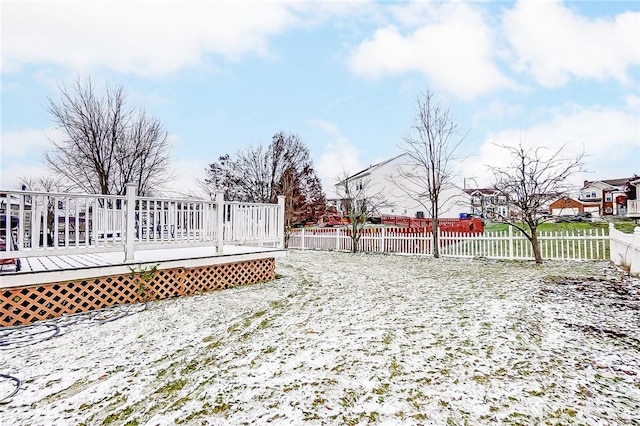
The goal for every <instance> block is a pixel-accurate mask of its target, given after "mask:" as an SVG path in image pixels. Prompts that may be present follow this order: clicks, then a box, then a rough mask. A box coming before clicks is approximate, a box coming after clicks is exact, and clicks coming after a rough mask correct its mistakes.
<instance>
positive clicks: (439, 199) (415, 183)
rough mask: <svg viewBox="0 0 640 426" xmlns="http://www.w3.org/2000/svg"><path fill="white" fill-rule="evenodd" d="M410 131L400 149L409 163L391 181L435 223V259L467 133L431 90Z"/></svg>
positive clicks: (419, 106)
mask: <svg viewBox="0 0 640 426" xmlns="http://www.w3.org/2000/svg"><path fill="white" fill-rule="evenodd" d="M411 130H412V132H411V134H410V135H409V136H407V137H405V138H404V141H403V143H402V144H401V146H400V149H401V150H402V152H403V154H404V155H405V157H406V158H407V160H406V162H405V164H401V165H400V166H398V167H397V168H396V171H395V173H394V175H392V176H391V178H390V180H391V181H392V182H393V183H394V184H395V186H396V187H397V188H398V189H399V190H400V191H401V192H402V193H403V194H404V195H405V196H407V197H409V198H410V199H412V200H414V201H415V202H417V203H419V204H420V205H422V206H423V207H424V208H425V210H426V211H427V213H428V215H429V217H430V218H431V219H432V221H433V230H434V232H433V248H434V249H433V256H434V257H440V253H439V250H438V233H437V232H436V231H437V229H438V220H439V218H440V215H441V214H442V213H444V212H446V211H448V210H449V209H450V208H451V207H453V205H454V202H455V200H454V199H453V198H452V197H453V195H452V192H451V190H452V189H454V188H455V185H454V184H453V178H454V166H455V163H456V161H458V159H457V158H456V157H455V156H454V154H455V151H456V150H457V148H458V147H459V146H460V144H461V143H462V141H463V140H464V138H465V137H466V133H465V134H460V133H459V131H458V126H457V125H456V124H455V123H454V121H453V118H452V117H451V113H450V112H449V109H447V108H444V107H442V106H441V105H440V104H438V103H436V102H435V101H434V95H433V93H431V92H429V91H427V93H425V94H423V95H422V96H420V97H418V98H417V108H416V116H415V119H414V124H413V126H412V129H411ZM467 133H468V132H467ZM443 197H445V198H443Z"/></svg>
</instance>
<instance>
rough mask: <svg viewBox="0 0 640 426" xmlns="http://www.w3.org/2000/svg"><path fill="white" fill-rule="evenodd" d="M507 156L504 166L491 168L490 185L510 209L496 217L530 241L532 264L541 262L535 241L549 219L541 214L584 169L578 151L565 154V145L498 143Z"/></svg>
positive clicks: (565, 190)
mask: <svg viewBox="0 0 640 426" xmlns="http://www.w3.org/2000/svg"><path fill="white" fill-rule="evenodd" d="M499 147H500V148H502V149H504V150H505V151H506V152H507V153H508V155H509V156H510V157H511V163H510V164H509V165H507V166H504V167H492V166H490V167H489V169H490V170H491V171H492V172H493V176H494V187H495V188H496V189H497V190H499V191H500V192H502V193H503V194H505V195H507V197H508V202H509V206H510V209H509V210H511V212H509V211H508V212H507V215H499V217H500V219H502V220H503V221H504V222H506V223H508V224H509V225H510V226H512V227H514V228H516V229H518V230H519V231H520V232H522V233H523V234H524V236H525V237H526V238H527V239H528V240H529V242H530V243H531V248H532V250H533V255H534V258H535V261H536V263H538V264H541V263H542V254H541V252H540V244H539V241H538V235H537V229H538V226H539V225H540V224H541V223H543V222H545V221H547V220H549V219H548V218H547V217H546V216H545V215H542V214H541V213H542V212H543V211H546V209H547V208H548V204H549V203H550V202H551V201H552V200H554V199H557V198H558V197H561V196H563V195H565V194H567V193H568V192H569V191H570V190H572V189H575V186H574V185H572V184H571V182H570V181H569V179H570V178H571V177H572V176H574V175H575V174H577V173H579V172H582V171H584V169H583V161H582V160H583V157H584V153H583V152H581V153H579V154H577V155H576V156H574V157H567V156H564V155H563V154H564V153H565V152H566V147H567V145H566V144H565V145H563V146H561V147H560V148H558V149H557V150H555V151H554V150H549V149H548V148H545V147H539V148H527V147H525V146H524V145H523V143H522V142H520V144H519V145H518V146H516V147H511V146H506V145H499Z"/></svg>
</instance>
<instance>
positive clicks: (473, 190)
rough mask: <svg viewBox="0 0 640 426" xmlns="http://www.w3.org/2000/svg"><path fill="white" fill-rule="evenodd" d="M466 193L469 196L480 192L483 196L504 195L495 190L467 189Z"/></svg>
mask: <svg viewBox="0 0 640 426" xmlns="http://www.w3.org/2000/svg"><path fill="white" fill-rule="evenodd" d="M464 192H466V193H467V194H469V195H473V194H475V193H476V192H479V193H480V194H482V195H502V193H501V192H500V191H499V190H497V189H495V188H468V189H465V190H464Z"/></svg>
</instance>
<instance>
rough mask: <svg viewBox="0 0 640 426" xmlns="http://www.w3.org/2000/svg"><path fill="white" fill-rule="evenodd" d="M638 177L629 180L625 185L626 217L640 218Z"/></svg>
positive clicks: (639, 184)
mask: <svg viewBox="0 0 640 426" xmlns="http://www.w3.org/2000/svg"><path fill="white" fill-rule="evenodd" d="M638 195H640V178H636V179H633V180H630V181H629V184H628V185H627V191H626V196H627V217H630V218H632V219H640V200H638Z"/></svg>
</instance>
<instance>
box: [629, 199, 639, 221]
mask: <svg viewBox="0 0 640 426" xmlns="http://www.w3.org/2000/svg"><path fill="white" fill-rule="evenodd" d="M627 216H630V217H640V200H627Z"/></svg>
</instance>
